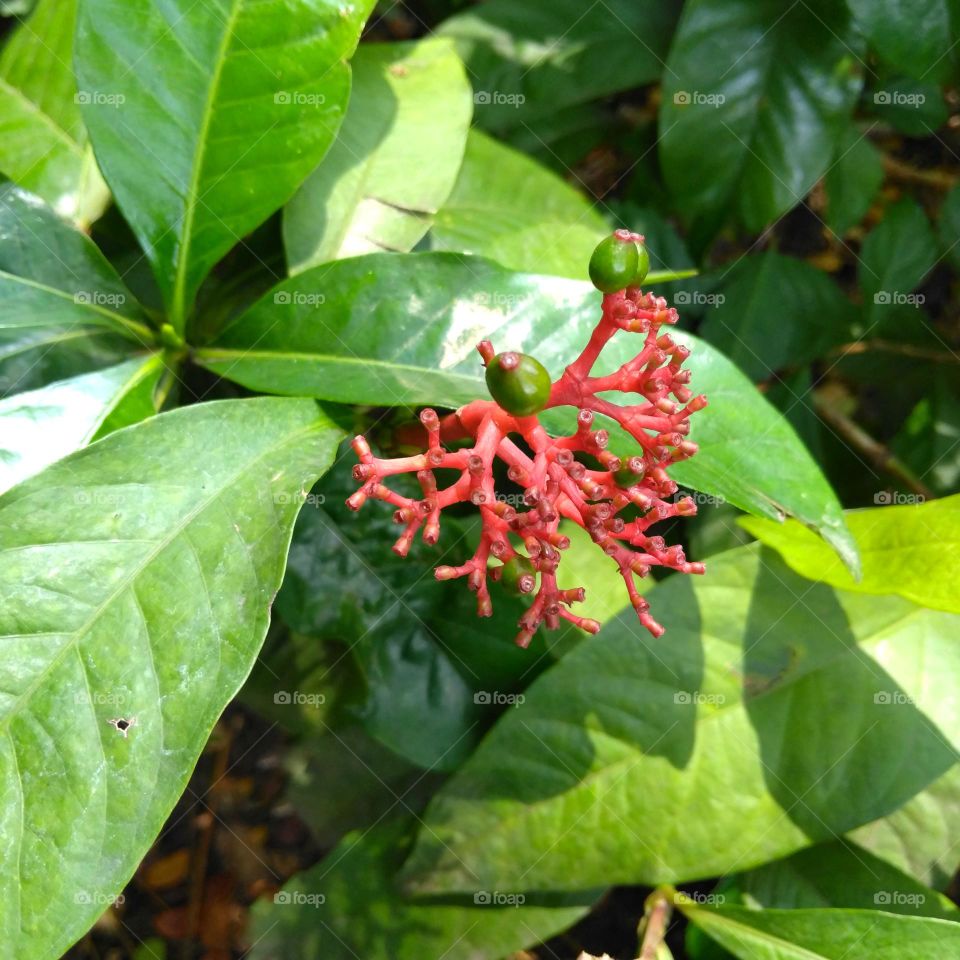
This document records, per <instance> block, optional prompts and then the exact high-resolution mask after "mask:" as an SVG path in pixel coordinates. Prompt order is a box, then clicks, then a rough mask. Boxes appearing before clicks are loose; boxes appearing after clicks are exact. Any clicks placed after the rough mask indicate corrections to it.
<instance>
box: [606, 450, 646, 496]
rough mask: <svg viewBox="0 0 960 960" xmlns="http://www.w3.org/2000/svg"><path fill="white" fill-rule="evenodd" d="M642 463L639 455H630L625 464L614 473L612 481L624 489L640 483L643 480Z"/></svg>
mask: <svg viewBox="0 0 960 960" xmlns="http://www.w3.org/2000/svg"><path fill="white" fill-rule="evenodd" d="M642 463H643V461H642V460H641V459H640V458H639V457H631V458H630V459H629V460H628V461H627V463H626V465H625V466H623V467H621V468H620V469H619V470H617V471H616V472H615V473H614V475H613V480H614V483H616V485H617V486H618V487H622V488H623V489H624V490H626V489H627V488H628V487H632V486H634V485H635V484H637V483H640V481H641V480H643V469H642Z"/></svg>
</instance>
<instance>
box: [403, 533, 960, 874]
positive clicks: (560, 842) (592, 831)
mask: <svg viewBox="0 0 960 960" xmlns="http://www.w3.org/2000/svg"><path fill="white" fill-rule="evenodd" d="M647 598H648V599H649V601H650V604H651V607H652V610H653V612H654V614H655V615H656V616H657V618H658V619H660V620H662V622H663V623H664V624H665V625H666V627H667V634H666V637H665V638H664V640H665V642H661V641H656V640H652V639H651V638H650V637H649V636H646V635H644V631H643V630H642V629H640V628H639V627H638V625H637V623H636V618H635V616H633V613H632V611H627V612H626V613H625V614H623V615H622V616H621V617H619V618H618V619H617V620H615V621H613V622H612V623H611V624H609V625H608V626H607V627H605V628H604V629H603V630H601V632H600V633H599V634H598V635H597V636H596V637H590V638H588V639H587V640H585V641H583V642H582V643H581V644H580V645H579V646H578V647H576V648H575V649H574V650H573V651H571V652H570V653H568V654H567V656H566V657H564V658H563V659H562V660H560V661H559V662H558V663H557V664H556V665H554V666H553V667H551V668H550V669H549V670H547V671H546V672H545V673H543V674H542V675H541V676H540V677H539V678H538V679H537V680H536V681H535V682H534V683H533V684H532V685H531V686H530V687H529V688H528V689H527V690H526V702H525V703H524V704H523V705H522V706H521V707H519V708H518V709H516V710H513V711H510V712H509V713H507V714H505V715H504V717H502V718H501V719H500V721H499V722H498V723H497V725H496V726H495V727H494V728H493V730H492V731H491V732H490V733H489V734H488V735H487V737H486V738H485V739H484V741H483V742H482V743H481V745H480V747H479V748H478V749H477V751H476V752H475V753H474V754H473V756H472V757H471V758H470V760H468V761H467V763H466V764H465V765H464V766H463V767H461V769H460V770H459V771H458V772H457V773H456V774H454V776H453V777H452V778H451V780H449V781H448V783H447V784H446V785H445V786H444V787H443V788H442V789H441V791H440V792H439V794H437V796H436V798H435V799H434V800H433V802H432V803H431V805H430V806H429V807H428V810H427V814H426V816H425V827H424V829H423V830H422V831H421V834H420V838H419V841H418V845H417V847H416V848H415V850H414V853H413V855H412V857H411V860H410V861H409V862H408V867H407V874H408V880H409V882H410V883H411V885H412V886H413V887H414V888H415V889H417V890H418V891H423V892H430V893H435V892H441V891H450V890H471V889H477V887H478V886H479V887H483V886H485V885H496V886H497V887H498V888H499V889H507V890H522V889H527V890H538V889H558V888H570V887H571V886H572V885H577V886H583V887H588V886H591V885H595V884H598V883H619V882H630V883H638V882H639V883H657V882H662V881H681V880H692V879H696V878H705V877H709V876H713V875H716V874H720V873H729V872H733V871H735V870H744V869H747V868H749V867H751V866H754V865H758V864H760V863H764V862H766V861H768V860H770V859H772V858H774V857H777V856H782V855H785V854H787V853H789V852H792V851H794V850H797V849H800V848H802V847H804V846H806V845H808V844H810V843H811V842H815V841H818V840H822V839H830V838H832V837H834V836H837V835H839V834H841V833H843V832H845V831H847V830H850V829H853V828H854V827H856V826H859V825H860V824H862V823H865V822H867V821H869V820H871V819H874V818H876V817H877V816H882V815H885V814H887V813H890V812H892V811H893V810H895V809H896V808H897V807H898V806H900V805H901V804H902V803H904V802H905V801H906V800H908V799H909V798H910V797H911V796H913V795H914V794H915V793H917V792H918V791H919V790H921V789H923V788H924V787H925V786H926V785H927V784H928V783H930V782H931V781H933V780H934V779H935V778H936V777H938V776H940V775H941V774H942V773H943V772H944V771H945V770H947V769H948V768H949V767H951V766H952V765H953V763H954V761H955V757H956V750H955V747H954V746H952V745H950V744H948V743H947V742H946V740H945V737H946V738H948V739H949V740H952V741H960V714H958V712H957V710H956V706H955V700H954V699H952V698H951V696H950V694H949V692H948V691H949V689H950V684H952V683H955V682H956V678H957V676H958V674H960V650H958V649H957V645H956V640H955V638H956V633H957V629H958V627H960V619H958V618H957V617H956V616H954V615H951V614H945V613H940V612H936V611H932V610H926V609H923V608H920V607H915V606H913V605H912V604H910V603H909V602H907V601H906V600H903V599H901V598H899V597H889V598H885V599H883V600H878V599H877V598H875V597H867V596H864V595H863V594H854V593H839V592H835V591H833V590H831V589H830V588H829V587H826V586H822V585H811V584H810V583H809V582H807V581H804V580H803V579H802V578H800V577H798V576H797V575H796V574H793V573H792V572H791V571H790V570H789V568H787V567H785V566H784V565H783V564H782V563H780V562H779V561H778V560H777V559H776V556H775V555H774V554H773V553H772V552H771V551H761V550H759V549H757V548H756V546H749V547H742V548H738V549H735V550H732V551H730V552H728V553H726V554H723V555H721V556H719V557H714V558H711V561H710V564H709V565H708V572H707V575H706V576H705V577H703V578H692V577H680V576H677V577H672V578H669V579H668V580H667V581H665V582H664V583H662V584H659V585H657V586H656V587H655V588H654V589H653V590H652V591H651V592H650V593H648V594H647ZM678 810H682V811H683V816H682V817H680V818H678V817H677V811H678ZM548 838H549V839H548Z"/></svg>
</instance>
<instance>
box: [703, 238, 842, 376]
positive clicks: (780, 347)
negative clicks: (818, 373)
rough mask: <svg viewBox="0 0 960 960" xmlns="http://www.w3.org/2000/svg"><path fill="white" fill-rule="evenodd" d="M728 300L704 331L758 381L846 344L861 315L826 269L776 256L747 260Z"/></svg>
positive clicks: (726, 290)
mask: <svg viewBox="0 0 960 960" xmlns="http://www.w3.org/2000/svg"><path fill="white" fill-rule="evenodd" d="M722 297H723V299H722V301H721V302H720V303H719V305H718V306H717V307H716V309H714V310H710V311H708V313H707V318H706V322H705V323H704V324H703V327H702V328H701V333H702V335H703V337H704V339H705V340H707V341H709V342H710V343H712V344H713V345H714V346H716V347H718V348H719V349H720V350H722V351H723V352H724V353H725V354H726V355H727V356H728V357H729V358H730V359H731V360H733V361H735V362H736V363H737V364H738V366H739V367H740V368H741V369H742V370H744V371H745V372H746V373H747V374H748V375H749V376H750V377H751V378H752V379H754V380H766V379H767V378H768V377H770V376H771V374H773V373H775V372H776V371H777V370H779V369H781V368H782V367H785V366H795V365H798V364H803V363H808V362H809V361H811V360H814V359H816V357H818V356H819V355H820V354H821V352H822V351H824V350H825V349H826V348H827V347H831V346H833V345H834V344H837V343H844V342H846V341H847V340H849V339H850V331H851V328H852V327H853V324H854V321H855V319H856V316H857V311H856V310H855V308H854V306H853V304H852V303H851V302H850V301H849V300H848V299H847V298H846V297H845V296H844V295H843V294H842V293H841V292H840V288H839V287H838V286H837V285H836V284H835V283H834V282H833V281H832V280H831V279H830V278H829V277H828V276H826V275H825V274H824V273H823V272H822V271H820V270H817V269H815V268H814V267H812V266H810V264H808V263H805V262H804V261H803V260H798V259H797V258H796V257H785V256H782V255H781V254H779V253H772V252H770V253H762V254H758V255H756V256H747V257H744V258H743V259H742V260H741V261H740V262H739V263H738V264H737V266H736V268H734V270H733V271H732V272H731V275H730V277H729V279H728V280H727V282H726V283H725V284H724V287H723V294H722Z"/></svg>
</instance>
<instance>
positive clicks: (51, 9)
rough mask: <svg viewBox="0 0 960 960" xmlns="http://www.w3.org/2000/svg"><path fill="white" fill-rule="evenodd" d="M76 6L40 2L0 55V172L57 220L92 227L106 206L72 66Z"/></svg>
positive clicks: (57, 0) (56, 0) (67, 0)
mask: <svg viewBox="0 0 960 960" xmlns="http://www.w3.org/2000/svg"><path fill="white" fill-rule="evenodd" d="M76 17H77V0H41V2H40V3H38V4H37V7H36V9H35V10H34V12H33V15H32V16H31V17H30V19H29V20H27V21H26V22H25V23H23V24H21V26H20V27H18V29H17V30H16V32H15V33H14V34H13V36H12V37H11V38H10V40H9V41H8V43H7V45H6V47H4V50H3V53H2V54H0V172H2V173H4V174H6V175H7V176H8V177H10V178H11V179H12V180H14V181H15V182H16V183H18V184H19V185H20V186H22V187H25V188H26V189H27V190H31V191H32V192H33V193H35V194H37V195H38V196H40V197H42V198H43V199H44V200H46V201H47V203H49V204H50V205H51V206H52V207H53V208H54V209H55V210H56V211H57V213H59V214H60V215H61V216H64V217H69V218H71V219H74V220H77V221H79V222H81V223H90V222H91V221H93V220H96V219H97V217H99V216H100V214H101V213H103V210H104V208H105V207H106V205H107V201H108V199H109V193H108V192H107V186H106V184H105V183H104V182H103V179H102V177H101V176H100V171H99V170H98V169H97V164H96V161H95V160H94V159H93V151H92V150H91V148H90V146H89V144H88V142H87V133H86V130H85V129H84V126H83V120H82V119H81V117H80V107H79V106H78V104H77V99H78V98H77V85H76V82H75V81H74V79H73V71H72V70H71V68H70V63H71V60H72V58H73V30H74V24H75V22H76Z"/></svg>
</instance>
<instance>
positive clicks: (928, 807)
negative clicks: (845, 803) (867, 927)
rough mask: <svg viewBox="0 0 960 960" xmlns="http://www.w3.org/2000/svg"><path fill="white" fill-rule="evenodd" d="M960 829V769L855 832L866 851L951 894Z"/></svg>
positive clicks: (930, 885)
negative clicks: (888, 813)
mask: <svg viewBox="0 0 960 960" xmlns="http://www.w3.org/2000/svg"><path fill="white" fill-rule="evenodd" d="M958 831H960V765H958V766H954V767H951V768H950V770H949V771H947V773H945V774H944V775H943V776H942V777H940V778H939V779H938V780H935V781H934V782H933V783H931V784H930V786H929V787H927V789H926V790H923V791H921V792H920V793H918V794H917V795H916V796H915V797H913V798H912V799H911V800H910V801H909V802H907V803H906V804H904V805H903V806H902V807H901V808H900V809H899V810H897V811H895V812H894V813H891V814H890V815H889V816H887V817H882V818H881V819H879V820H875V821H874V822H873V823H868V824H865V825H864V826H862V827H860V828H858V829H857V830H854V831H853V833H852V834H851V835H850V838H851V839H852V840H854V841H855V842H856V843H858V844H859V845H860V846H861V847H864V848H866V849H867V850H870V851H872V852H873V853H874V854H876V855H877V856H878V857H882V858H883V859H884V860H886V861H888V862H889V863H892V864H893V865H894V866H896V867H899V869H901V870H903V871H904V872H905V873H907V874H909V875H910V876H912V877H916V879H917V880H919V881H920V882H921V883H924V884H926V885H927V886H929V887H933V888H934V889H936V890H946V889H947V888H948V887H949V886H950V883H951V881H952V880H953V877H954V875H955V874H956V872H957V861H958V860H960V857H958V856H957V846H956V843H957V841H956V837H957V832H958Z"/></svg>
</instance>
